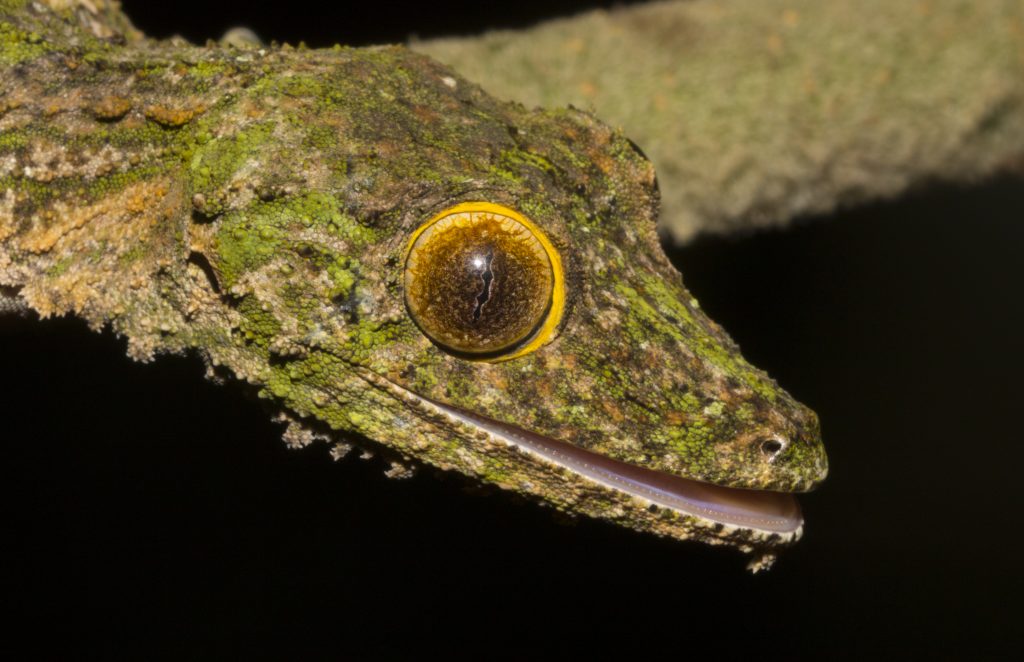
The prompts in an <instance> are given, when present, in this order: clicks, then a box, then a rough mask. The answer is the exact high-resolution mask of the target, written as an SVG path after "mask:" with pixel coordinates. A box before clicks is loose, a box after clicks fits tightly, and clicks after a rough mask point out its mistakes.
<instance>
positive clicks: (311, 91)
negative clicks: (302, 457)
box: [0, 12, 826, 550]
mask: <svg viewBox="0 0 1024 662" xmlns="http://www.w3.org/2000/svg"><path fill="white" fill-rule="evenodd" d="M0 19H2V20H6V21H7V22H8V23H9V24H10V25H12V26H14V27H13V29H14V30H20V31H22V32H30V31H32V30H36V31H37V32H39V33H40V34H45V35H48V36H49V40H48V43H49V45H50V47H51V48H50V49H49V50H47V51H46V52H45V53H43V52H39V53H34V54H31V55H27V56H25V57H23V58H21V59H19V61H18V62H17V63H16V64H14V65H11V64H7V63H5V64H4V65H3V66H4V67H5V68H4V69H2V71H0V73H3V75H4V80H13V81H16V82H15V83H14V84H13V85H11V86H9V87H7V88H4V89H3V90H2V91H0V107H3V108H10V110H8V111H7V112H6V113H4V114H3V115H2V116H0V128H2V132H0V184H2V185H3V188H2V189H0V285H4V286H15V287H21V288H23V289H22V293H23V296H25V298H26V299H27V300H28V303H29V304H31V305H32V306H33V307H35V308H36V309H37V310H38V311H39V312H40V313H41V314H44V315H50V314H64V313H73V314H77V315H81V316H83V317H85V318H86V319H87V320H89V322H90V323H91V324H92V325H93V326H95V327H101V326H103V325H110V326H111V327H112V328H113V329H114V330H115V331H117V332H118V333H121V334H124V335H126V336H127V337H128V338H129V341H130V352H131V354H132V355H133V356H134V357H136V358H139V359H143V360H146V359H150V358H152V357H153V356H155V355H157V354H159V353H165V352H178V351H184V350H193V351H197V352H199V353H200V354H202V355H203V356H204V357H206V359H207V360H208V361H209V363H210V364H211V365H213V366H217V367H219V368H222V369H225V370H227V371H228V372H230V373H233V374H234V375H235V376H237V377H238V378H239V379H240V380H244V381H246V382H249V383H250V384H253V385H255V386H256V387H257V389H258V391H259V394H260V396H261V397H262V398H264V399H266V400H267V401H268V402H269V403H272V404H273V405H274V406H276V407H277V408H279V409H281V410H283V411H285V412H287V413H288V414H289V415H290V416H291V417H292V418H297V419H299V420H305V421H307V424H314V422H316V423H318V424H320V425H324V426H327V427H329V428H331V429H333V430H336V431H338V433H339V434H342V435H343V434H345V433H357V434H359V435H362V436H363V437H366V438H368V439H370V440H372V441H373V442H375V443H379V444H382V445H384V446H387V447H388V448H389V449H390V450H391V451H392V452H393V453H395V454H397V455H400V456H403V457H407V458H411V459H414V460H418V461H420V462H424V463H426V464H429V465H433V466H436V467H439V468H442V469H448V470H455V471H459V472H462V473H464V474H467V475H470V476H474V477H477V478H479V479H480V480H483V481H486V482H491V483H494V484H497V485H499V486H501V487H504V488H507V489H513V490H516V491H520V492H523V493H527V494H531V495H534V496H536V497H539V498H540V499H543V500H545V501H547V502H548V503H550V504H552V505H554V506H555V507H557V508H559V509H561V510H564V511H566V512H570V513H575V514H586V515H592V516H598V517H604V518H607V519H611V520H613V521H616V522H619V523H621V524H623V525H626V526H630V527H632V528H636V529H640V530H645V531H651V532H654V533H658V534H662V535H671V536H675V537H678V538H686V537H694V538H697V539H700V540H704V541H707V542H710V543H713V544H729V545H733V546H736V547H740V548H742V549H747V550H750V549H754V548H758V549H765V548H770V547H772V546H775V545H779V544H782V543H784V542H789V540H786V541H783V540H781V539H780V538H779V537H778V536H774V537H773V536H764V535H762V534H757V533H756V532H750V531H743V530H735V529H730V528H728V527H726V528H724V529H723V528H721V527H718V528H716V527H713V526H710V525H709V524H708V523H707V522H699V521H696V520H695V519H694V518H691V517H685V516H682V515H679V514H678V513H672V512H669V511H665V510H664V509H661V510H657V509H655V510H653V511H652V510H648V508H647V506H648V505H649V504H647V503H645V502H643V501H642V500H640V499H636V498H633V497H630V496H628V495H625V494H622V493H619V492H615V491H613V490H610V489H607V488H603V487H600V486H596V485H594V484H593V483H590V482H588V481H586V480H584V479H582V478H580V477H579V476H577V475H574V474H572V473H570V472H568V471H566V470H564V469H561V468H559V467H556V466H553V465H551V464H549V463H547V462H545V461H542V460H539V459H537V458H536V457H534V456H530V455H528V454H524V453H523V452H521V451H519V450H516V449H514V448H511V447H509V446H507V445H504V444H501V443H497V442H494V441H490V440H488V439H485V438H481V436H480V435H479V434H478V433H477V432H474V431H472V430H467V429H465V428H464V427H462V426H460V425H459V424H457V423H455V422H453V421H451V420H447V419H445V418H443V417H440V416H439V415H438V414H437V413H436V412H435V413H431V412H430V411H427V409H426V408H424V407H423V406H422V405H417V404H416V403H415V402H413V401H411V400H410V397H409V395H408V393H415V394H418V395H420V396H424V397H427V398H431V399H433V400H436V401H440V402H445V403H448V404H451V405H454V406H457V407H461V408H464V409H467V410H472V411H475V412H477V413H479V414H482V415H484V416H488V417H490V418H493V419H496V420H500V421H506V422H509V423H512V424H515V425H519V426H522V427H527V428H529V429H530V430H532V431H534V432H536V433H538V434H542V435H546V436H549V437H552V438H556V439H560V440H563V441H566V442H569V443H572V444H576V445H578V446H580V447H583V448H587V449H590V450H593V451H596V452H599V453H603V454H605V455H608V456H610V457H614V458H617V459H620V460H623V461H626V462H632V463H636V464H640V465H643V466H647V467H650V468H653V469H658V470H662V471H667V472H670V473H675V474H678V475H682V476H688V477H692V478H698V479H702V480H707V481H712V482H715V483H718V484H723V485H731V486H738V487H749V488H770V489H778V490H805V489H809V488H811V487H813V486H814V485H815V484H816V483H817V482H819V481H820V480H821V479H822V478H823V477H824V474H825V470H826V468H825V467H826V461H825V455H824V450H823V448H822V445H821V440H820V434H819V430H818V423H817V420H816V418H815V416H814V414H813V413H812V412H810V411H809V410H808V409H806V408H805V407H803V406H802V405H800V404H798V403H797V402H795V401H794V400H793V399H792V398H791V397H790V396H789V395H788V394H786V393H785V391H783V390H782V389H780V388H779V387H778V386H777V385H776V384H775V383H774V382H773V381H771V379H770V378H768V377H767V375H765V374H764V373H763V372H761V371H759V370H757V369H755V368H753V367H751V366H750V365H749V364H747V363H746V362H745V361H744V360H743V358H742V356H741V355H740V353H739V350H738V348H737V347H736V345H735V344H734V343H733V342H732V341H731V340H730V339H729V337H728V336H727V335H726V334H725V333H724V332H723V331H722V330H721V329H720V328H719V327H718V326H717V325H716V324H715V323H714V322H712V321H711V320H709V319H708V318H707V317H706V316H705V315H704V314H703V313H702V312H701V311H700V309H699V307H698V306H697V304H696V302H695V301H694V300H693V298H692V296H691V295H690V294H689V293H688V292H687V291H686V289H685V287H684V286H683V283H682V280H681V278H680V276H679V274H678V273H677V272H676V271H675V269H674V268H673V267H672V266H671V264H670V263H669V262H668V260H667V259H666V258H665V256H664V253H663V252H662V250H661V248H660V245H659V242H658V238H657V235H656V232H655V227H654V219H655V218H656V214H657V206H658V197H657V191H656V186H655V181H654V173H653V170H652V168H651V166H650V164H649V162H648V161H647V160H646V159H645V158H644V157H643V156H642V155H641V154H639V153H638V152H637V151H636V149H635V148H634V147H633V146H632V145H631V144H630V142H629V141H628V140H627V139H626V138H625V137H624V136H622V135H621V134H619V133H618V132H616V131H614V130H612V129H611V128H609V127H608V126H606V125H604V124H602V123H601V122H599V121H598V120H597V119H595V118H594V117H593V116H591V115H589V114H587V113H584V112H580V111H576V110H572V109H556V110H536V111H528V110H527V109H525V108H523V107H522V106H519V105H516V104H509V103H502V102H499V101H497V100H495V99H493V98H491V97H489V96H488V95H486V94H485V93H484V92H483V91H482V90H480V89H479V88H478V87H476V86H473V85H471V84H469V83H467V82H466V81H465V80H463V79H461V78H459V77H458V76H457V75H456V74H454V73H453V72H451V71H450V70H448V69H446V68H444V67H442V66H441V65H438V64H437V63H436V62H433V61H431V60H429V59H427V58H425V57H422V56H418V55H415V54H412V53H410V52H408V51H406V50H405V49H402V48H375V49H343V48H339V49H331V50H326V51H306V52H301V53H300V52H296V51H291V50H287V49H277V50H267V51H235V50H231V49H223V48H216V47H213V48H192V47H181V46H171V45H167V44H153V43H140V44H139V45H137V46H134V47H114V46H112V45H111V44H110V43H108V42H102V43H96V42H95V40H91V38H89V37H88V36H86V37H82V38H81V39H77V40H76V39H70V40H69V39H68V38H67V37H66V36H65V37H63V41H62V38H59V35H64V34H65V32H66V29H67V28H66V24H65V23H64V19H58V18H54V17H53V16H50V17H49V18H47V17H46V16H45V15H43V14H38V15H36V14H33V15H28V14H26V13H24V12H22V13H15V14H11V13H8V14H3V15H0ZM48 21H49V23H48ZM55 22H56V23H55ZM47 30H49V32H47ZM89 44H92V46H90V45H89ZM69 62H71V63H73V64H72V65H69ZM106 98H117V99H127V100H128V101H130V105H131V109H130V110H129V111H127V112H126V113H124V114H123V116H120V115H119V116H118V117H117V118H115V119H111V118H110V117H109V116H107V115H104V114H103V113H100V114H99V115H97V114H96V113H94V112H93V111H92V110H91V108H93V107H94V104H96V103H99V102H101V101H102V100H103V99H106ZM110 105H111V104H108V106H110ZM122 105H123V104H122ZM113 107H117V105H114V106H113ZM115 114H118V113H115ZM64 136H68V137H66V138H65V137H64ZM467 201H488V202H494V203H498V204H503V205H506V206H509V207H512V208H514V209H517V210H518V211H520V212H522V213H523V214H525V215H526V216H528V217H529V218H530V219H531V220H532V221H533V222H534V223H536V224H537V225H538V226H540V227H541V228H542V229H543V230H544V232H545V233H546V234H547V236H548V237H549V238H550V240H551V241H552V242H553V244H554V245H555V247H556V249H557V250H558V251H559V252H560V254H561V256H562V260H563V262H564V265H565V268H566V271H567V283H566V291H567V296H568V306H567V310H566V313H565V315H564V318H563V320H562V322H561V325H560V327H559V330H558V333H557V336H556V338H555V339H554V341H553V342H551V343H550V344H548V345H546V346H544V347H542V348H540V349H538V350H536V351H534V352H532V353H530V354H528V355H526V356H523V357H521V358H517V359H514V360H510V361H505V362H497V363H486V362H472V361H466V360H463V359H460V358H457V357H454V356H451V355H449V354H447V353H445V352H444V351H443V350H442V349H440V348H439V347H437V346H435V345H434V344H432V343H431V342H430V341H429V340H428V339H427V338H426V337H424V336H423V335H422V333H420V331H419V330H418V329H417V328H416V326H415V324H414V323H413V322H412V320H410V319H409V316H408V314H407V312H406V310H405V306H404V302H403V293H402V289H401V284H402V277H403V273H402V267H403V262H404V257H405V251H406V247H407V245H408V241H409V237H410V236H411V234H412V233H413V231H414V230H415V229H416V228H417V227H419V226H420V225H421V224H422V223H423V222H425V221H426V220H427V219H429V218H431V217H432V216H433V215H435V214H436V213H438V212H440V211H442V210H444V209H445V208H447V207H450V206H453V205H455V204H458V203H461V202H467ZM767 437H781V438H783V439H785V440H786V442H787V446H786V448H785V450H784V451H783V452H782V453H780V454H779V455H778V456H777V457H775V458H774V459H772V460H770V459H768V458H767V457H765V456H764V455H763V454H762V453H761V451H760V443H761V441H762V440H763V439H765V438H767Z"/></svg>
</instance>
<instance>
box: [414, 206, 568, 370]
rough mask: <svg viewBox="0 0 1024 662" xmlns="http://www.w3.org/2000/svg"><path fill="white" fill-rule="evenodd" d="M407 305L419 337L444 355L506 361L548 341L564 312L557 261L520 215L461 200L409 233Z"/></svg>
mask: <svg viewBox="0 0 1024 662" xmlns="http://www.w3.org/2000/svg"><path fill="white" fill-rule="evenodd" d="M405 304H406V307H407V308H408V309H409V314H410V315H411V316H412V319H413V321H415V322H416V324H417V326H419V327H420V329H421V330H422V331H423V333H425V334H426V335H427V337H428V338H430V339H431V340H433V341H434V342H435V343H437V344H438V345H440V346H441V347H443V348H445V349H447V350H448V351H450V352H452V353H455V354H462V355H467V357H469V358H475V359H481V360H508V359H511V358H515V357H517V356H522V355H524V354H527V353H529V352H532V351H533V350H535V349H537V348H538V347H540V346H541V345H543V344H545V343H546V342H549V341H550V340H551V339H552V338H553V337H554V333H555V330H556V329H557V328H558V323H559V321H560V320H561V317H562V312H563V311H564V309H565V277H564V274H563V271H562V260H561V258H560V257H559V255H558V251H556V250H555V247H554V246H553V245H552V244H551V242H550V241H549V240H548V238H547V236H545V234H544V233H543V232H542V231H541V229H540V228H538V227H537V226H536V225H534V224H533V223H531V222H530V221H529V220H528V219H526V218H525V217H524V216H523V215H522V214H519V213H518V212H516V211H513V210H512V209H509V208H507V207H502V206H501V205H495V204H491V203H486V202H469V203H464V204H461V205H457V206H455V207H452V208H451V209H447V210H445V211H443V212H441V213H440V214H438V215H437V216H434V217H433V218H432V219H430V220H429V221H427V222H426V223H424V224H423V225H421V226H420V227H419V229H418V230H416V232H415V233H413V236H412V239H411V240H410V242H409V248H408V252H407V254H406V259H405Z"/></svg>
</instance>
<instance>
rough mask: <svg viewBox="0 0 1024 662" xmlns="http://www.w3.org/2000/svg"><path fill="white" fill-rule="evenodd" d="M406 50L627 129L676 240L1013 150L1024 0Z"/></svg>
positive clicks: (803, 8) (773, 0)
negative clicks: (647, 163) (647, 162)
mask: <svg viewBox="0 0 1024 662" xmlns="http://www.w3.org/2000/svg"><path fill="white" fill-rule="evenodd" d="M413 47H414V48H416V49H417V50H419V51H421V52H424V53H427V54H429V55H431V56H433V57H436V58H438V59H440V60H441V61H443V62H445V63H447V64H450V65H452V66H453V67H454V68H455V69H456V70H458V71H459V72H461V73H462V74H463V75H465V76H467V77H468V78H469V79H471V80H474V81H476V82H478V83H480V84H481V85H483V86H484V87H485V88H486V89H488V90H489V91H490V92H491V93H492V94H495V95H497V96H500V97H506V98H510V99H516V100H519V101H522V102H523V103H525V104H527V105H539V106H545V107H552V106H564V105H566V104H574V105H576V106H578V107H582V108H590V109H593V110H594V111H595V112H596V113H597V114H598V116H599V117H601V118H603V119H604V120H605V121H610V122H612V123H613V124H616V125H618V126H620V127H622V129H623V130H624V132H625V133H626V135H628V136H630V137H631V138H632V139H633V140H634V141H635V142H636V143H637V144H639V145H640V147H641V148H642V149H643V150H644V151H645V152H646V153H647V154H648V155H649V156H650V157H651V159H652V161H654V164H655V167H656V169H657V172H658V177H659V180H660V183H661V192H662V198H663V212H662V223H663V228H664V229H665V230H667V231H668V232H669V233H670V234H671V235H672V236H673V237H675V238H676V239H677V240H686V239H688V238H690V237H691V236H693V235H694V234H695V233H697V232H700V231H713V232H722V231H730V230H734V229H738V228H743V227H748V226H751V225H773V224H779V223H783V222H785V221H787V220H788V219H791V218H793V217H796V216H800V215H804V214H810V213H819V212H827V211H829V210H831V209H833V208H835V207H836V206H839V205H844V204H850V203H855V202H860V201H864V200H869V199H872V198H878V197H883V196H891V195H895V194H897V193H899V192H901V191H903V190H905V189H906V188H907V187H909V186H912V185H914V184H917V183H919V182H924V181H928V180H931V179H937V178H941V179H949V180H961V181H962V180H972V179H975V178H979V177H982V176H985V175H987V174H989V173H991V172H993V171H995V170H996V169H999V168H1000V167H1003V166H1007V165H1010V164H1011V163H1012V162H1013V161H1014V160H1015V159H1020V158H1021V157H1022V156H1024V3H1022V2H1019V0H980V1H979V0H922V1H920V2H892V1H891V0H846V1H837V0H832V1H829V2H822V1H821V0H758V1H757V2H751V1H745V0H723V1H720V2H718V1H716V2H710V1H707V2H705V1H698V2H658V3H652V4H650V5H642V6H634V7H630V8H625V9H619V10H615V11H610V12H605V11H595V12H591V13H588V14H584V15H581V16H578V17H575V18H571V19H565V20H557V21H552V22H550V23H546V24H543V25H540V26H539V27H536V28H534V29H531V30H526V31H517V32H495V33H492V34H488V35H485V36H482V37H479V38H464V39H447V40H438V41H428V42H420V43H416V44H413Z"/></svg>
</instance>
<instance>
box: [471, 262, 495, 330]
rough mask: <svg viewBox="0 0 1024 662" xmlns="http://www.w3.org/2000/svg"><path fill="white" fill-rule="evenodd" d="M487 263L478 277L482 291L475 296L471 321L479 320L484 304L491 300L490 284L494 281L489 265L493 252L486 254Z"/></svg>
mask: <svg viewBox="0 0 1024 662" xmlns="http://www.w3.org/2000/svg"><path fill="white" fill-rule="evenodd" d="M485 259H486V260H487V262H486V263H485V264H484V272H483V273H482V274H481V275H480V278H481V280H483V284H484V287H483V290H482V291H481V292H480V294H478V295H477V296H476V308H474V309H473V321H474V322H475V321H477V320H479V319H480V315H481V314H483V308H484V304H485V303H487V300H488V299H490V298H491V283H492V282H493V281H494V273H493V272H492V271H491V263H492V262H494V251H490V252H488V253H487V257H486V258H485Z"/></svg>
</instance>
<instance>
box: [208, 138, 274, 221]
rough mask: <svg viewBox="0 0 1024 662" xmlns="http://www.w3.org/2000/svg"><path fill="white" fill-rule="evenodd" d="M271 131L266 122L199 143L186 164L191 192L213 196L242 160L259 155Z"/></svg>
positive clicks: (243, 161) (239, 167) (235, 170)
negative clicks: (202, 143)
mask: <svg viewBox="0 0 1024 662" xmlns="http://www.w3.org/2000/svg"><path fill="white" fill-rule="evenodd" d="M273 130H274V125H273V124H272V123H270V122H263V123H259V124H253V125H251V126H248V127H245V128H242V129H240V130H239V131H238V132H237V133H234V134H232V135H230V136H225V137H223V138H218V139H215V140H211V141H210V142H208V143H206V144H204V145H201V146H199V147H198V148H197V149H196V150H195V152H194V154H193V156H192V162H191V163H190V164H189V175H190V180H191V184H192V191H193V192H194V193H201V194H204V195H207V196H215V195H216V194H217V193H218V192H219V190H218V189H220V188H221V187H222V186H224V185H225V184H226V183H227V182H228V181H230V179H231V178H232V176H234V175H235V174H236V173H237V172H238V171H239V170H240V169H241V167H242V166H243V165H244V164H245V162H246V161H248V160H249V159H253V158H256V157H257V156H258V155H259V153H260V150H261V148H262V147H263V146H264V145H266V143H267V141H268V140H269V138H270V136H271V134H272V133H273ZM209 211H210V212H214V211H217V210H212V209H211V210H209Z"/></svg>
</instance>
